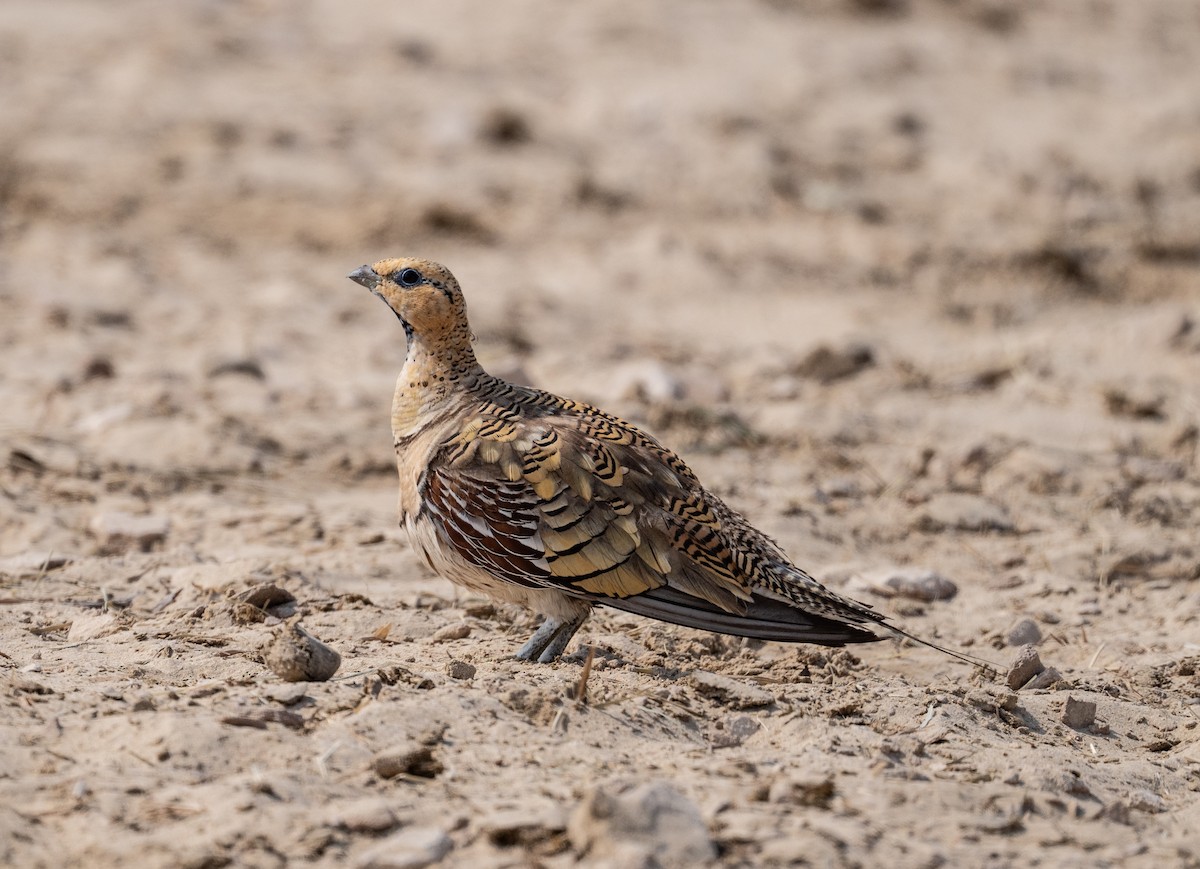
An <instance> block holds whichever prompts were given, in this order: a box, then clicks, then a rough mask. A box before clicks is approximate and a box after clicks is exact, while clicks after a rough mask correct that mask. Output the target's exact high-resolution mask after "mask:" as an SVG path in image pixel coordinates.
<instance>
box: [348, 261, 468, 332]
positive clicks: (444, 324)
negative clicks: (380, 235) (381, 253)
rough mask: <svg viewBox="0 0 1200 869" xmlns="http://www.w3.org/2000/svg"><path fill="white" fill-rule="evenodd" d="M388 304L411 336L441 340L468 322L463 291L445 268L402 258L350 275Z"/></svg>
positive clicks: (432, 263)
mask: <svg viewBox="0 0 1200 869" xmlns="http://www.w3.org/2000/svg"><path fill="white" fill-rule="evenodd" d="M349 277H350V280H352V281H355V282H356V283H359V284H362V285H363V286H364V287H366V288H367V289H368V290H370V291H371V292H372V293H374V294H375V295H377V296H379V298H381V299H383V300H384V301H385V302H387V303H388V307H390V308H391V309H392V310H393V311H394V312H395V313H396V316H397V317H399V318H400V322H401V323H403V324H404V329H405V331H406V332H408V333H409V335H410V336H411V335H418V336H421V337H422V338H428V339H437V338H439V337H442V336H445V335H446V334H447V333H449V332H450V331H451V330H453V329H454V328H455V327H456V326H458V325H459V324H460V323H461V322H463V321H464V320H465V316H466V314H465V310H464V305H463V298H462V291H461V290H460V289H459V287H458V281H457V280H455V279H454V275H452V274H450V271H449V270H448V269H447V268H446V267H445V266H441V265H438V264H437V263H434V262H429V261H428V260H422V259H412V258H408V257H401V258H398V259H385V260H380V261H379V262H377V263H375V265H373V266H362V267H361V268H359V269H356V270H355V271H353V272H352V273H351V274H350V276H349Z"/></svg>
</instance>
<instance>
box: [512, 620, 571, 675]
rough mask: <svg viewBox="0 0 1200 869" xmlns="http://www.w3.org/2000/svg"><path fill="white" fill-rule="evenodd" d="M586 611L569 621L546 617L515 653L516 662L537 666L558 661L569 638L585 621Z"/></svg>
mask: <svg viewBox="0 0 1200 869" xmlns="http://www.w3.org/2000/svg"><path fill="white" fill-rule="evenodd" d="M587 617H588V611H587V610H584V611H583V612H582V613H580V614H579V615H577V616H575V617H574V618H570V619H560V618H555V617H554V616H546V620H545V621H544V622H542V624H541V626H540V627H539V628H538V629H537V630H536V631H534V632H533V636H532V637H530V638H529V642H527V643H526V644H525V645H523V646H521V650H520V651H519V652H517V660H518V661H537V662H538V663H539V664H549V663H550V662H552V661H556V660H558V656H559V655H561V654H562V653H563V650H564V649H565V648H566V647H567V643H569V642H571V637H573V636H575V632H576V631H578V630H579V629H580V628H581V627H582V626H583V623H584V622H586V621H587Z"/></svg>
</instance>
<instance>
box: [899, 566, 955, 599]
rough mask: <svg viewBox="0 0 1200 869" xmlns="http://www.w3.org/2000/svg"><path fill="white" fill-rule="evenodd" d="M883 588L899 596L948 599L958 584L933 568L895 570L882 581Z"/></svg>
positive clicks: (952, 595)
mask: <svg viewBox="0 0 1200 869" xmlns="http://www.w3.org/2000/svg"><path fill="white" fill-rule="evenodd" d="M883 585H884V587H885V588H887V589H889V590H891V591H892V592H894V593H895V594H897V595H899V596H900V597H908V598H912V599H913V600H920V601H925V602H926V603H929V602H932V601H935V600H950V599H951V598H952V597H954V596H955V595H956V594H958V586H957V585H955V584H954V583H953V582H952V581H951V580H949V579H946V577H944V576H942V575H941V574H940V573H937V572H936V571H933V570H895V571H892V572H891V575H890V576H888V577H887V579H885V580H884V581H883Z"/></svg>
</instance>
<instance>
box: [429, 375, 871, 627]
mask: <svg viewBox="0 0 1200 869" xmlns="http://www.w3.org/2000/svg"><path fill="white" fill-rule="evenodd" d="M532 394H533V395H534V396H535V399H534V401H532V402H530V401H525V402H522V403H514V404H510V405H503V406H502V405H490V406H487V407H485V408H484V409H483V410H482V412H480V413H478V414H477V415H472V416H471V417H470V419H469V421H468V422H466V423H465V424H464V425H462V426H461V427H458V428H457V430H456V431H455V432H454V433H453V434H452V435H450V436H449V437H447V438H446V439H445V440H444V441H443V442H442V443H441V446H440V448H439V450H438V451H437V452H436V453H435V455H434V457H433V460H432V461H431V462H430V464H429V467H428V468H427V470H426V471H425V474H424V475H423V477H422V482H421V484H420V485H421V498H422V507H421V510H422V515H423V516H425V517H426V518H427V519H428V520H429V521H431V522H432V524H433V527H434V529H435V530H436V532H437V534H438V536H439V538H440V540H441V541H442V543H443V544H444V545H446V546H448V547H450V548H451V549H452V550H453V551H454V552H456V553H457V554H458V555H459V556H460V557H461V558H462V559H464V560H465V561H467V562H468V563H470V564H472V565H475V566H476V567H479V568H482V569H484V570H486V571H488V572H489V573H491V574H493V575H495V576H498V577H500V578H502V579H506V580H508V581H510V582H515V583H518V584H521V585H525V586H530V587H544V588H555V589H558V590H561V591H563V592H565V593H568V594H573V595H577V596H580V597H585V598H589V599H592V600H596V601H597V602H607V603H611V604H612V605H613V606H618V607H619V608H621V609H626V610H628V611H630V612H638V613H642V614H645V615H650V616H653V617H656V618H659V619H662V620H664V621H670V622H674V623H676V624H685V625H692V626H695V627H702V628H706V629H709V630H718V631H723V632H726V633H738V634H742V635H745V636H763V637H769V638H772V639H792V640H807V641H809V642H826V643H829V644H840V643H841V642H847V641H848V642H855V641H863V640H866V639H874V638H875V637H874V635H872V634H869V633H867V632H865V631H862V630H861V629H855V628H851V627H850V626H847V625H841V624H838V619H839V617H840V618H849V619H850V620H851V621H854V622H861V621H864V620H866V621H874V620H876V619H877V618H878V617H877V616H874V614H873V613H871V614H870V615H867V613H865V612H863V610H862V609H860V608H858V607H852V606H850V607H843V606H842V603H843V601H842V599H840V598H838V596H836V595H833V594H831V593H829V592H827V590H825V589H824V588H823V587H822V586H820V585H819V584H818V583H816V581H815V580H812V579H811V578H808V577H807V574H803V573H802V572H800V571H797V570H796V568H794V567H791V566H790V564H789V563H788V561H787V558H786V556H785V555H784V554H783V552H782V551H781V550H780V549H779V548H778V547H777V546H776V545H775V544H774V542H773V541H771V540H770V539H769V538H767V537H766V536H765V535H763V534H761V533H760V532H758V531H757V530H755V529H754V528H753V527H752V526H750V525H749V523H747V522H746V521H745V520H744V519H742V517H741V516H740V515H738V514H737V513H735V512H734V511H733V510H731V509H730V508H729V507H728V506H726V505H725V503H724V502H723V501H721V500H720V499H719V498H717V497H716V496H714V495H712V494H710V493H708V492H707V491H706V490H705V489H704V488H703V487H702V486H701V485H700V484H699V482H698V481H697V480H696V478H695V476H694V475H693V474H692V472H691V470H690V469H689V468H688V467H687V465H686V464H684V462H683V461H682V459H680V458H679V457H678V456H676V455H675V454H674V453H672V452H670V451H669V450H667V449H666V448H665V447H663V446H661V445H660V444H659V443H658V442H657V441H655V440H654V439H653V438H651V437H650V436H649V435H647V434H645V433H644V432H642V431H640V430H639V429H637V428H635V427H633V426H630V425H629V424H628V423H625V422H623V421H621V420H619V419H617V418H616V417H612V416H609V415H607V414H604V413H602V412H601V411H597V410H595V409H594V408H591V407H589V406H587V405H579V404H575V403H567V402H566V401H565V400H563V399H559V400H558V401H561V402H563V404H562V405H559V406H556V407H552V408H546V407H544V406H543V405H542V403H540V402H539V401H538V400H537V399H538V398H539V397H541V396H544V395H547V394H545V393H532ZM785 566H786V567H787V568H789V569H790V570H791V571H795V572H796V573H797V574H799V575H800V576H802V577H803V578H804V579H807V580H808V582H809V583H811V585H812V586H813V588H812V589H807V588H803V586H802V585H800V586H797V585H794V584H793V583H791V582H789V581H787V580H786V579H781V576H782V574H781V569H782V568H783V567H785ZM845 603H846V604H849V602H848V601H847V602H845ZM863 616H866V618H865V619H864V618H863Z"/></svg>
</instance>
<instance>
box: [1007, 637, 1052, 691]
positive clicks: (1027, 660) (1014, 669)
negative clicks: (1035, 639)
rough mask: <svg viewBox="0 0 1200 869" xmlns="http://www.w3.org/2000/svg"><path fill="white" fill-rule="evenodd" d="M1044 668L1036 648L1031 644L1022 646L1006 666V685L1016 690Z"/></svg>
mask: <svg viewBox="0 0 1200 869" xmlns="http://www.w3.org/2000/svg"><path fill="white" fill-rule="evenodd" d="M1045 669H1046V668H1045V667H1044V666H1043V665H1042V658H1041V656H1040V655H1038V650H1037V649H1035V648H1034V647H1033V646H1022V647H1021V651H1020V652H1019V653H1018V654H1017V659H1016V660H1015V661H1013V663H1012V666H1011V667H1009V668H1008V687H1009V688H1011V689H1012V690H1014V691H1016V690H1017V689H1018V688H1020V687H1021V686H1022V685H1024V684H1025V683H1026V682H1028V681H1029V680H1030V679H1032V678H1033V677H1034V676H1036V675H1037V674H1038V673H1040V672H1042V671H1043V670H1045Z"/></svg>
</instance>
